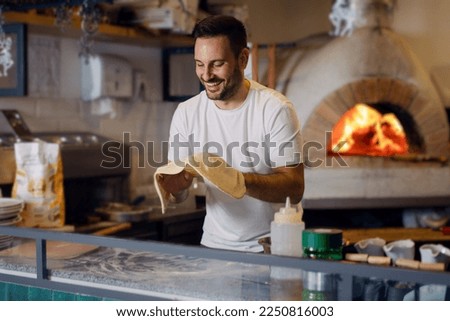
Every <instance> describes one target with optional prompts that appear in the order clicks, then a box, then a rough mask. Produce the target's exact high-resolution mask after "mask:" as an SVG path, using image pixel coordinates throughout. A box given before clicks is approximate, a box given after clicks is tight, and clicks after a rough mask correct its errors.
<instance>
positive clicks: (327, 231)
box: [302, 228, 342, 250]
mask: <svg viewBox="0 0 450 321" xmlns="http://www.w3.org/2000/svg"><path fill="white" fill-rule="evenodd" d="M302 245H303V248H307V249H316V250H328V249H337V248H340V247H341V246H342V230H339V229H331V228H315V229H306V230H304V231H303V233H302Z"/></svg>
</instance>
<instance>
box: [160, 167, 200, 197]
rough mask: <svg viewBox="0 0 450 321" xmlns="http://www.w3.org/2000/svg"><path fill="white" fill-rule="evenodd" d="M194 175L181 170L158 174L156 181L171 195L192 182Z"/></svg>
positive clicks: (187, 186) (179, 191) (186, 187)
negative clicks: (175, 172) (174, 172)
mask: <svg viewBox="0 0 450 321" xmlns="http://www.w3.org/2000/svg"><path fill="white" fill-rule="evenodd" d="M193 178H194V176H192V174H190V173H188V172H186V171H185V170H183V171H182V172H181V173H178V174H175V175H167V174H160V175H159V176H158V182H159V184H160V185H161V187H162V188H163V189H164V190H166V191H167V192H169V193H170V194H172V195H174V196H175V195H177V194H179V193H181V192H183V191H184V190H186V189H188V188H189V186H191V184H192V180H193Z"/></svg>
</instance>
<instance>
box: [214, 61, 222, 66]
mask: <svg viewBox="0 0 450 321" xmlns="http://www.w3.org/2000/svg"><path fill="white" fill-rule="evenodd" d="M222 66H223V61H220V62H215V63H214V67H222Z"/></svg>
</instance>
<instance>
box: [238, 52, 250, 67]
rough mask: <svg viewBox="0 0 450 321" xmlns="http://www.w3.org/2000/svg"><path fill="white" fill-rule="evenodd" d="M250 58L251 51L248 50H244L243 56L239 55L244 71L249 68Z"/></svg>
mask: <svg viewBox="0 0 450 321" xmlns="http://www.w3.org/2000/svg"><path fill="white" fill-rule="evenodd" d="M249 56H250V50H249V49H248V48H244V49H242V51H241V54H240V55H239V65H240V66H241V68H242V69H245V67H247V64H248V58H249Z"/></svg>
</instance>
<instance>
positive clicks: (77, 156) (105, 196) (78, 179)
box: [0, 110, 131, 225]
mask: <svg viewBox="0 0 450 321" xmlns="http://www.w3.org/2000/svg"><path fill="white" fill-rule="evenodd" d="M1 112H2V113H3V114H4V115H5V116H6V117H5V118H6V120H7V121H8V123H9V124H10V125H11V128H12V132H9V133H0V187H1V189H2V192H3V195H4V196H7V195H10V194H11V189H12V184H13V183H14V179H15V171H16V163H15V156H14V143H16V142H20V141H30V140H36V139H41V140H43V141H45V142H51V143H58V144H59V145H60V147H61V158H62V163H63V176H64V196H65V201H66V224H77V225H79V224H83V223H85V222H87V220H88V216H89V215H90V214H92V213H94V212H95V208H96V207H99V206H102V205H103V204H105V203H108V202H124V201H125V202H126V201H128V178H129V175H130V172H131V168H130V167H129V166H127V165H126V164H127V162H125V161H124V160H126V159H129V158H128V157H130V153H129V149H128V146H126V145H125V144H124V143H123V142H118V141H114V140H112V139H109V138H107V137H104V136H102V135H98V134H95V133H91V132H46V133H31V132H30V130H29V129H28V127H27V126H26V124H25V121H24V120H23V118H22V117H21V115H20V113H19V112H17V111H15V110H2V111H1ZM2 113H0V115H1V114H2ZM111 150H114V154H112V153H111ZM112 156H114V157H112Z"/></svg>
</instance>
